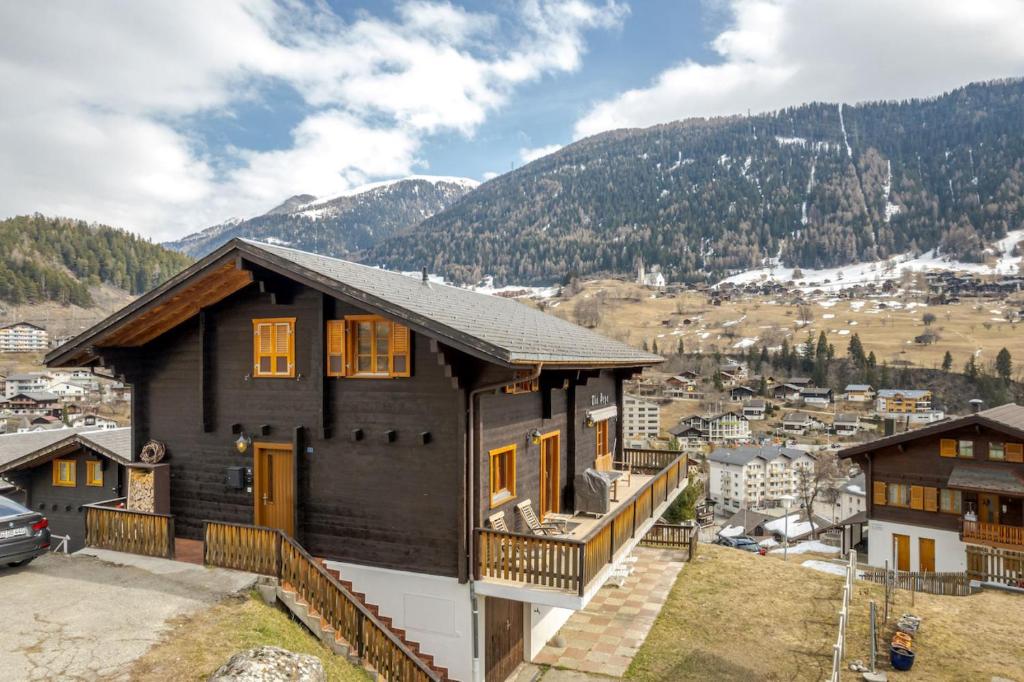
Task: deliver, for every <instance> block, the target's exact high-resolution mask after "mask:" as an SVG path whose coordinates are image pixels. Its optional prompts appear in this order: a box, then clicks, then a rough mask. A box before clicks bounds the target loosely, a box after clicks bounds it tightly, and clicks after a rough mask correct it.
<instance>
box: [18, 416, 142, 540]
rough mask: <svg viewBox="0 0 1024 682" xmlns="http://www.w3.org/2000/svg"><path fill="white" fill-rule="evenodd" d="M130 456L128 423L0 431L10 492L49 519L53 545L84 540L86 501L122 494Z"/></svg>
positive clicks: (100, 500) (102, 500)
mask: <svg viewBox="0 0 1024 682" xmlns="http://www.w3.org/2000/svg"><path fill="white" fill-rule="evenodd" d="M130 460H131V434H130V432H129V430H128V429H127V428H121V429H106V430H103V431H96V430H95V427H93V428H88V429H68V428H65V429H55V430H48V431H36V432H29V433H14V434H8V435H5V436H0V476H2V477H3V478H5V479H7V480H8V481H9V482H10V483H11V485H12V488H13V489H12V490H11V491H9V492H8V493H6V495H7V496H8V497H11V498H13V499H15V500H17V501H19V502H21V503H22V504H24V505H25V506H26V507H28V508H30V509H32V510H33V511H38V512H40V513H41V514H43V515H44V516H46V517H47V519H49V521H50V531H51V532H52V533H53V535H54V544H56V543H58V542H59V541H60V538H58V537H57V536H67V537H68V545H67V549H68V551H71V552H74V551H76V550H79V549H81V548H82V547H83V546H84V544H85V509H86V508H85V505H88V504H94V503H97V502H104V501H106V500H111V499H115V498H118V497H121V496H122V494H123V486H124V484H125V481H126V478H125V465H126V464H127V463H128V462H129V461H130Z"/></svg>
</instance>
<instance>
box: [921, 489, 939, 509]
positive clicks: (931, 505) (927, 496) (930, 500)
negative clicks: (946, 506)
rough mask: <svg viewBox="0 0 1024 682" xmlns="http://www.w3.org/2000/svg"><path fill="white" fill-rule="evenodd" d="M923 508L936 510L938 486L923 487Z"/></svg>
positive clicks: (937, 505) (937, 506)
mask: <svg viewBox="0 0 1024 682" xmlns="http://www.w3.org/2000/svg"><path fill="white" fill-rule="evenodd" d="M924 510H925V511H930V512H933V511H938V510H939V489H938V488H925V489H924Z"/></svg>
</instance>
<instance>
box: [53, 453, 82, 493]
mask: <svg viewBox="0 0 1024 682" xmlns="http://www.w3.org/2000/svg"><path fill="white" fill-rule="evenodd" d="M61 464H67V465H68V471H69V472H70V473H71V477H70V478H68V479H63V478H61V475H60V468H61V466H60V465H61ZM77 469H78V461H77V460H74V459H55V460H53V485H55V486H57V487H58V488H77V487H78V482H77V478H78V472H77Z"/></svg>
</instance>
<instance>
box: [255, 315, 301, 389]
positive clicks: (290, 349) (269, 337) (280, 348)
mask: <svg viewBox="0 0 1024 682" xmlns="http://www.w3.org/2000/svg"><path fill="white" fill-rule="evenodd" d="M252 330H253V342H252V354H253V363H252V364H253V368H252V376H253V377H255V378H278V379H280V378H293V377H294V376H295V318H294V317H278V318H272V319H262V320H253V321H252Z"/></svg>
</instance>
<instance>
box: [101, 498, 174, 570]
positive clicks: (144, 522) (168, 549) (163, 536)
mask: <svg viewBox="0 0 1024 682" xmlns="http://www.w3.org/2000/svg"><path fill="white" fill-rule="evenodd" d="M125 500H126V498H123V497H121V498H117V499H115V500H107V501H105V502H97V503H95V504H87V505H84V506H85V544H86V545H87V546H88V547H96V548H98V549H112V550H115V551H117V552H130V553H131V554H142V555H144V556H154V557H160V558H162V559H173V558H174V517H173V516H171V515H170V514H154V513H152V512H143V511H133V510H128V509H121V508H119V507H117V506H115V505H118V504H124V502H125Z"/></svg>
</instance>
